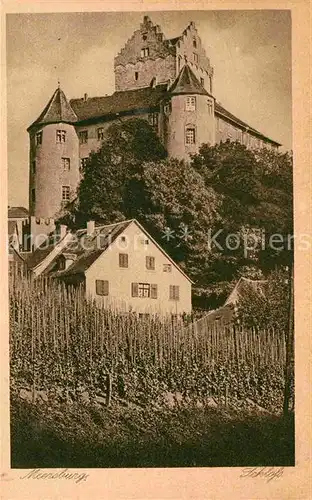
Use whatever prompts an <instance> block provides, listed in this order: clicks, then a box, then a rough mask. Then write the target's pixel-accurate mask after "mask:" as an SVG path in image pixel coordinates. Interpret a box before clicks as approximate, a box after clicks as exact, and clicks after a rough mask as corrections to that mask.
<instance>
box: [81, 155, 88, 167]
mask: <svg viewBox="0 0 312 500" xmlns="http://www.w3.org/2000/svg"><path fill="white" fill-rule="evenodd" d="M87 164H88V157H87V158H80V169H81V170H83V169H84V168H86V166H87Z"/></svg>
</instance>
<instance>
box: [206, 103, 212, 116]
mask: <svg viewBox="0 0 312 500" xmlns="http://www.w3.org/2000/svg"><path fill="white" fill-rule="evenodd" d="M207 104H208V113H209V114H210V115H212V102H211V101H210V100H208V101H207Z"/></svg>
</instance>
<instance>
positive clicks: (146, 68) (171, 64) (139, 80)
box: [115, 55, 176, 90]
mask: <svg viewBox="0 0 312 500" xmlns="http://www.w3.org/2000/svg"><path fill="white" fill-rule="evenodd" d="M154 77H156V80H157V83H165V82H167V81H168V80H170V79H171V80H172V81H173V80H174V79H175V77H176V58H175V57H174V56H173V55H168V56H167V57H155V58H153V59H152V58H148V59H146V60H138V61H136V62H128V63H126V64H125V65H118V66H115V89H116V90H132V89H139V88H142V87H148V86H149V85H150V83H151V81H152V79H153V78H154Z"/></svg>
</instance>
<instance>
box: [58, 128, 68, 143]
mask: <svg viewBox="0 0 312 500" xmlns="http://www.w3.org/2000/svg"><path fill="white" fill-rule="evenodd" d="M65 141H66V131H65V130H57V131H56V142H65Z"/></svg>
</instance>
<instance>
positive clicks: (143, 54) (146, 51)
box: [141, 47, 149, 57]
mask: <svg viewBox="0 0 312 500" xmlns="http://www.w3.org/2000/svg"><path fill="white" fill-rule="evenodd" d="M148 56H149V48H148V47H145V48H144V49H141V57H148Z"/></svg>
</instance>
